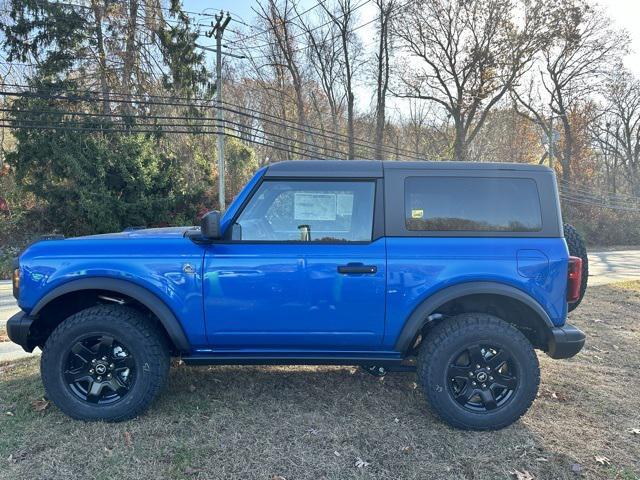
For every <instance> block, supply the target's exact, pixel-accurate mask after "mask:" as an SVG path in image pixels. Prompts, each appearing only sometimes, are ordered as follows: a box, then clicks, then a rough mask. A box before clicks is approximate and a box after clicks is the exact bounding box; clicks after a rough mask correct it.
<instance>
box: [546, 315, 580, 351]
mask: <svg viewBox="0 0 640 480" xmlns="http://www.w3.org/2000/svg"><path fill="white" fill-rule="evenodd" d="M549 333H550V338H549V343H548V349H547V355H549V356H550V357H551V358H570V357H573V356H574V355H575V354H577V353H578V352H579V351H580V350H582V347H584V342H585V339H586V336H585V334H584V332H582V330H579V329H577V328H576V327H574V326H573V325H569V324H568V323H567V324H565V325H564V326H562V327H554V328H552V329H551V330H550V331H549Z"/></svg>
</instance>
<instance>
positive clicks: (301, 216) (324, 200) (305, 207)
mask: <svg viewBox="0 0 640 480" xmlns="http://www.w3.org/2000/svg"><path fill="white" fill-rule="evenodd" d="M337 203H338V202H337V196H336V194H335V193H315V192H296V193H295V194H294V198H293V218H294V219H295V220H315V221H328V220H335V219H336V214H337V209H338V208H337Z"/></svg>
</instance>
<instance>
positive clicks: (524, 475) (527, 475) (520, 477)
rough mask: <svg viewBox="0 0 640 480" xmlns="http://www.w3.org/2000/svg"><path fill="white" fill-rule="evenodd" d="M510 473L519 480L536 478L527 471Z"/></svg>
mask: <svg viewBox="0 0 640 480" xmlns="http://www.w3.org/2000/svg"><path fill="white" fill-rule="evenodd" d="M509 473H510V474H511V475H513V476H514V477H515V478H516V479H517V480H534V476H533V475H531V474H530V473H529V472H528V471H527V470H522V471H520V470H511V471H510V472H509Z"/></svg>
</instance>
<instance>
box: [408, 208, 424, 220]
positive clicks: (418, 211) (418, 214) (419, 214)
mask: <svg viewBox="0 0 640 480" xmlns="http://www.w3.org/2000/svg"><path fill="white" fill-rule="evenodd" d="M422 217H424V210H422V209H421V208H420V209H414V210H411V218H422Z"/></svg>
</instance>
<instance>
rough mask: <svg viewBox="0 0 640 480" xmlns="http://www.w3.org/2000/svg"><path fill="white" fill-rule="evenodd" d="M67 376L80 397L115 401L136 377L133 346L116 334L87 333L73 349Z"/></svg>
mask: <svg viewBox="0 0 640 480" xmlns="http://www.w3.org/2000/svg"><path fill="white" fill-rule="evenodd" d="M64 379H65V382H66V384H67V386H68V387H69V389H70V390H71V392H72V393H73V394H74V395H75V396H76V397H77V398H79V399H80V400H83V401H85V402H87V403H91V404H97V405H98V404H99V405H104V404H112V403H115V402H118V401H120V400H121V399H122V398H123V397H125V396H126V395H127V394H128V393H129V391H130V390H131V388H132V386H133V384H134V382H135V380H136V367H135V360H134V358H133V356H132V355H131V353H130V351H129V349H128V348H127V347H126V346H125V345H124V344H122V343H120V342H118V341H116V340H115V339H114V338H113V337H112V336H110V335H107V334H103V335H100V334H98V335H91V336H87V337H84V338H82V339H81V340H78V341H77V342H76V343H75V344H74V345H73V346H72V347H71V349H70V350H69V353H68V355H67V358H66V360H65V364H64Z"/></svg>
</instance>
